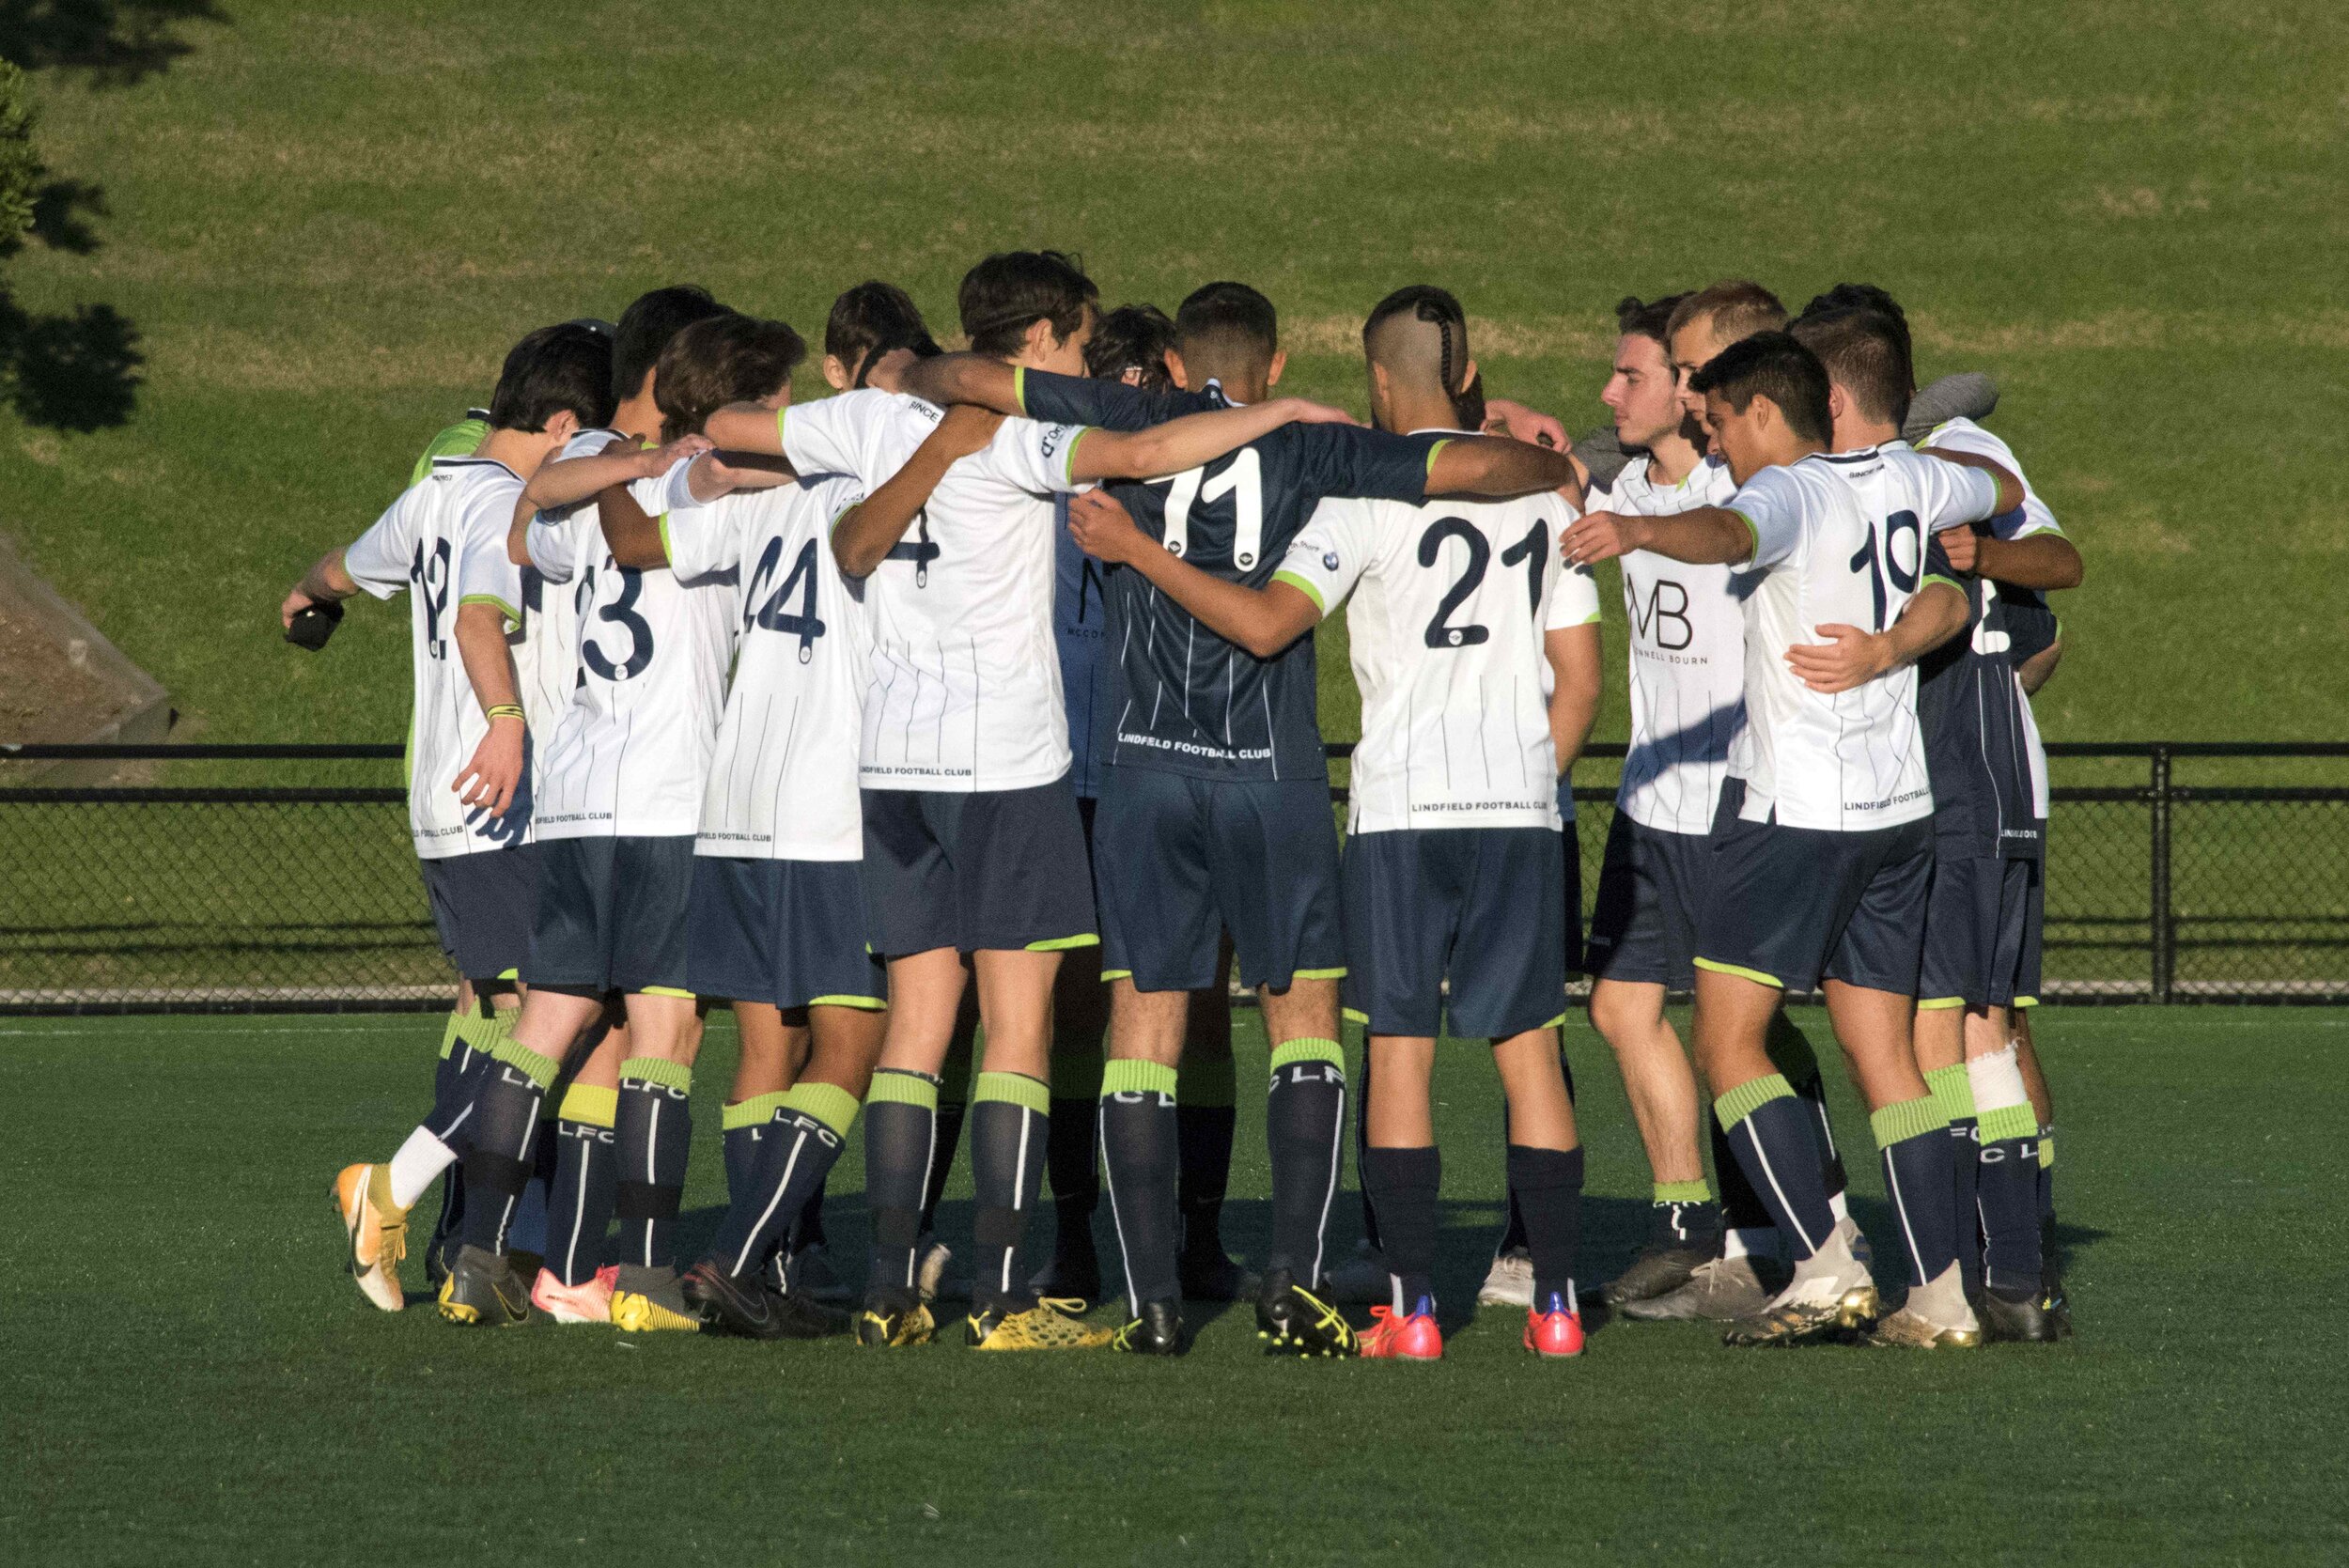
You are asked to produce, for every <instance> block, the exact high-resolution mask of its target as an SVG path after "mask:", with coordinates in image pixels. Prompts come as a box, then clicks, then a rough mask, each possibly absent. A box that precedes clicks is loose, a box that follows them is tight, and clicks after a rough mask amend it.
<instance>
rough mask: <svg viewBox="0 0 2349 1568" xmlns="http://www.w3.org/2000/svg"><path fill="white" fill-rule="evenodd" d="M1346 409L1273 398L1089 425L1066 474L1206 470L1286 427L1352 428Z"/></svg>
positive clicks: (1139, 475)
mask: <svg viewBox="0 0 2349 1568" xmlns="http://www.w3.org/2000/svg"><path fill="white" fill-rule="evenodd" d="M1353 423H1354V416H1353V415H1352V414H1350V413H1348V412H1346V411H1345V410H1344V409H1339V408H1332V407H1330V406H1329V405H1328V404H1324V403H1314V402H1309V401H1307V400H1306V399H1304V398H1302V397H1275V398H1272V399H1271V400H1269V401H1268V402H1263V403H1254V404H1251V405H1249V406H1248V407H1246V408H1238V409H1216V410H1212V411H1206V412H1202V413H1188V414H1185V415H1183V416H1182V417H1181V418H1180V419H1170V420H1168V421H1167V422H1166V423H1164V424H1163V425H1152V426H1149V427H1146V428H1143V429H1139V430H1107V429H1100V428H1097V427H1090V426H1088V427H1084V428H1082V429H1080V430H1078V431H1076V432H1075V433H1074V434H1072V435H1071V436H1070V437H1069V445H1068V450H1067V476H1068V478H1069V479H1070V480H1072V481H1074V482H1076V483H1083V482H1085V481H1087V480H1097V479H1154V478H1158V477H1159V476H1161V475H1164V474H1180V473H1182V472H1183V471H1184V470H1185V469H1190V468H1204V467H1206V465H1207V464H1208V463H1211V462H1213V461H1215V460H1216V459H1217V458H1221V457H1223V456H1224V455H1226V454H1227V453H1230V452H1234V451H1237V449H1238V448H1240V447H1243V446H1245V445H1247V444H1248V443H1249V442H1252V441H1257V440H1261V439H1262V438H1263V437H1266V436H1268V435H1270V434H1271V433H1272V432H1273V431H1275V430H1277V429H1279V428H1280V427H1282V426H1283V425H1289V424H1308V425H1351V424H1353Z"/></svg>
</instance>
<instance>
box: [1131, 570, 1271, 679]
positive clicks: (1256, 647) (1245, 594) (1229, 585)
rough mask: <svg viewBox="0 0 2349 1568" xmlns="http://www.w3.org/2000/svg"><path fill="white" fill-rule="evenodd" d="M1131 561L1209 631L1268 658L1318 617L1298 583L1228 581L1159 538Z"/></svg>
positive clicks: (1153, 584) (1259, 657) (1256, 654)
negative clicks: (1261, 586)
mask: <svg viewBox="0 0 2349 1568" xmlns="http://www.w3.org/2000/svg"><path fill="white" fill-rule="evenodd" d="M1127 565H1128V567H1130V568H1131V569H1132V570H1135V571H1138V572H1140V573H1142V575H1143V577H1145V578H1147V579H1149V581H1150V583H1151V585H1152V586H1153V587H1155V588H1157V589H1158V590H1159V592H1160V593H1162V594H1164V595H1165V596H1166V597H1167V598H1171V599H1173V600H1174V601H1175V603H1177V604H1179V605H1181V606H1182V607H1183V608H1184V609H1186V610H1188V611H1190V613H1192V614H1193V615H1196V616H1198V617H1199V620H1200V623H1201V624H1202V625H1204V626H1205V627H1206V629H1208V630H1209V631H1212V632H1214V633H1215V634H1216V635H1217V636H1218V637H1221V638H1222V639H1223V640H1224V641H1225V642H1227V643H1231V644H1236V645H1237V646H1239V647H1243V648H1246V649H1247V650H1248V651H1249V652H1250V653H1252V654H1254V655H1255V656H1256V657H1257V658H1258V659H1269V658H1271V657H1272V656H1273V655H1274V654H1276V653H1279V652H1280V651H1281V650H1282V649H1283V648H1285V647H1287V646H1288V645H1289V644H1291V643H1294V642H1296V641H1297V639H1298V638H1299V637H1301V636H1303V635H1304V634H1305V632H1306V631H1308V630H1310V629H1312V627H1313V624H1314V621H1315V619H1316V618H1317V617H1316V613H1315V610H1314V607H1313V601H1312V600H1310V599H1308V598H1306V597H1305V596H1304V595H1303V594H1300V593H1299V592H1298V591H1297V590H1296V589H1294V588H1290V587H1286V586H1284V585H1283V584H1280V583H1275V584H1274V585H1273V586H1271V587H1270V588H1266V589H1262V590H1259V589H1255V588H1247V587H1242V586H1241V585H1240V584H1239V583H1237V582H1225V581H1224V580H1223V579H1221V578H1220V577H1216V576H1212V575H1210V574H1209V573H1207V572H1204V571H1201V570H1200V569H1199V568H1198V567H1194V566H1192V565H1191V564H1190V562H1188V561H1185V560H1184V559H1182V558H1181V557H1180V556H1178V555H1174V554H1170V553H1169V552H1168V551H1165V550H1163V549H1161V548H1159V547H1158V546H1157V545H1155V544H1154V545H1151V546H1149V547H1148V548H1146V549H1144V550H1143V551H1140V552H1139V553H1138V554H1137V555H1136V556H1135V558H1134V559H1133V560H1131V561H1129V562H1128V563H1127ZM1299 606H1301V607H1302V609H1301V610H1300V609H1299V608H1298V607H1299ZM1284 611H1285V613H1284Z"/></svg>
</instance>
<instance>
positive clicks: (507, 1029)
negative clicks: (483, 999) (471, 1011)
mask: <svg viewBox="0 0 2349 1568" xmlns="http://www.w3.org/2000/svg"><path fill="white" fill-rule="evenodd" d="M521 1011H522V1010H521V1008H519V1007H492V1008H490V1016H489V1017H486V1018H483V1017H475V1018H473V1019H471V1020H469V1021H470V1022H471V1023H472V1024H473V1029H472V1031H471V1032H469V1033H467V1034H466V1035H465V1038H466V1039H468V1040H471V1041H472V1042H473V1048H474V1049H475V1050H479V1051H487V1052H489V1053H490V1055H492V1056H495V1055H497V1048H498V1047H500V1046H502V1045H504V1044H505V1043H506V1041H508V1040H511V1039H512V1038H513V1037H514V1020H515V1019H516V1018H518V1017H521Z"/></svg>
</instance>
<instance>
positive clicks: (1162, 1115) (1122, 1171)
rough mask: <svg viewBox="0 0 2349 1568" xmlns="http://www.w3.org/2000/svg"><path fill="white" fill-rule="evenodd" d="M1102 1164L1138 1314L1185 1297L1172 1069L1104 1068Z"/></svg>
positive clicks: (1120, 1064) (1116, 1064)
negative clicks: (1148, 1305)
mask: <svg viewBox="0 0 2349 1568" xmlns="http://www.w3.org/2000/svg"><path fill="white" fill-rule="evenodd" d="M1099 1117H1100V1128H1101V1131H1100V1140H1101V1160H1102V1164H1103V1165H1104V1166H1105V1167H1106V1168H1107V1169H1108V1171H1109V1188H1110V1218H1111V1219H1112V1220H1114V1221H1115V1222H1116V1225H1117V1247H1118V1251H1119V1253H1120V1254H1121V1255H1122V1256H1123V1258H1124V1260H1125V1265H1126V1297H1127V1301H1128V1306H1129V1307H1130V1309H1131V1310H1132V1311H1133V1312H1141V1311H1142V1307H1143V1303H1144V1302H1146V1301H1166V1300H1171V1299H1174V1298H1175V1297H1177V1296H1180V1295H1181V1294H1182V1285H1181V1282H1180V1275H1179V1273H1178V1271H1177V1269H1176V1267H1175V1246H1176V1233H1175V1188H1176V1182H1177V1179H1178V1178H1177V1172H1178V1171H1179V1169H1180V1166H1181V1152H1180V1141H1181V1134H1180V1131H1179V1128H1180V1125H1181V1124H1180V1121H1179V1119H1178V1118H1179V1112H1178V1110H1176V1101H1175V1069H1174V1068H1172V1067H1169V1066H1166V1065H1164V1064H1162V1063H1157V1062H1124V1061H1113V1062H1110V1063H1106V1064H1104V1066H1103V1067H1102V1069H1101V1099H1100V1110H1099Z"/></svg>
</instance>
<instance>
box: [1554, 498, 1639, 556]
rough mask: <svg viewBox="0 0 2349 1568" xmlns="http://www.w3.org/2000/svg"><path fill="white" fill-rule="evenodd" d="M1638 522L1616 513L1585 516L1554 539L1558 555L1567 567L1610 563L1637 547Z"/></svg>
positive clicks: (1586, 514) (1588, 514)
mask: <svg viewBox="0 0 2349 1568" xmlns="http://www.w3.org/2000/svg"><path fill="white" fill-rule="evenodd" d="M1640 523H1641V519H1639V518H1631V517H1625V516H1623V515H1622V514H1620V513H1617V512H1588V513H1585V514H1584V515H1583V516H1581V517H1580V518H1578V519H1577V520H1575V522H1574V525H1573V526H1572V527H1570V528H1568V529H1567V530H1566V531H1565V532H1564V533H1563V534H1561V535H1560V536H1558V553H1559V554H1560V555H1563V557H1565V562H1566V565H1567V566H1569V567H1587V566H1590V565H1592V564H1593V563H1594V562H1598V561H1611V560H1613V559H1614V558H1615V557H1616V556H1618V555H1623V554H1626V553H1628V552H1629V551H1635V550H1638V549H1639V548H1640V547H1641V537H1642V536H1641V533H1640Z"/></svg>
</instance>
